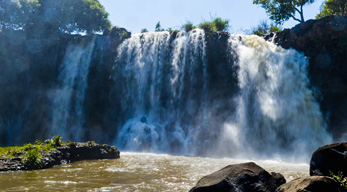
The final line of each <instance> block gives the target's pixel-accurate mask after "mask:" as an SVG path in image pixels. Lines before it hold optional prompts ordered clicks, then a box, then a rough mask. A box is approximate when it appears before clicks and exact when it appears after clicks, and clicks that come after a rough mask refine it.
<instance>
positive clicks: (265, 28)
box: [249, 20, 282, 36]
mask: <svg viewBox="0 0 347 192" xmlns="http://www.w3.org/2000/svg"><path fill="white" fill-rule="evenodd" d="M280 31H282V30H281V29H280V28H279V27H277V26H276V25H275V24H271V25H269V24H268V22H267V21H266V20H264V21H260V23H259V24H258V26H257V27H254V28H252V29H251V31H250V32H249V34H253V35H258V36H262V35H265V34H267V33H273V32H280Z"/></svg>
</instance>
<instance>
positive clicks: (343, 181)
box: [330, 171, 347, 191]
mask: <svg viewBox="0 0 347 192" xmlns="http://www.w3.org/2000/svg"><path fill="white" fill-rule="evenodd" d="M330 175H331V177H332V178H334V179H335V180H336V181H337V182H338V183H339V184H340V186H341V187H342V188H343V189H344V190H345V191H347V177H344V175H343V173H342V171H339V172H338V173H337V175H335V174H334V173H333V172H331V171H330Z"/></svg>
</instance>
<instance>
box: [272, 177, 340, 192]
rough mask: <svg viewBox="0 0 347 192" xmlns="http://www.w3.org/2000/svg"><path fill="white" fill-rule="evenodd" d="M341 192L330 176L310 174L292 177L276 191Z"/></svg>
mask: <svg viewBox="0 0 347 192" xmlns="http://www.w3.org/2000/svg"><path fill="white" fill-rule="evenodd" d="M322 191H329V192H341V191H342V190H341V189H340V187H339V184H338V183H337V182H336V181H335V180H334V179H333V178H331V177H325V176H312V177H302V178H298V179H294V180H293V181H291V182H289V183H286V184H283V185H281V186H280V187H279V188H278V189H277V190H276V192H322Z"/></svg>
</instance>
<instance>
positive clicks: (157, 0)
mask: <svg viewBox="0 0 347 192" xmlns="http://www.w3.org/2000/svg"><path fill="white" fill-rule="evenodd" d="M99 1H100V2H101V4H103V5H104V7H105V9H106V11H107V12H108V13H109V14H110V17H109V19H110V20H111V22H112V25H115V26H118V27H124V28H126V29H127V30H129V31H131V32H132V33H139V32H140V31H141V29H143V28H147V29H148V30H149V31H154V28H155V25H156V23H157V22H158V21H160V24H161V26H162V28H169V27H171V28H173V29H179V28H180V26H182V24H184V23H186V21H191V22H193V24H195V25H197V24H199V23H201V22H202V21H204V20H210V18H211V16H212V17H216V16H217V17H221V18H223V19H229V21H230V25H231V29H230V32H231V33H244V32H243V31H244V30H247V29H250V28H251V27H254V26H256V25H257V24H258V23H259V22H260V21H261V20H267V19H268V16H267V15H266V13H265V10H264V9H263V8H261V7H260V6H259V5H253V3H252V2H253V1H252V0H99ZM322 2H323V0H316V2H315V3H313V4H310V5H306V6H305V7H304V15H305V19H306V20H308V19H314V17H315V16H316V15H317V14H318V12H319V8H320V6H321V4H322ZM269 23H270V22H269ZM296 24H298V22H296V21H294V20H289V21H287V22H286V23H285V24H284V25H283V28H291V27H293V26H295V25H296Z"/></svg>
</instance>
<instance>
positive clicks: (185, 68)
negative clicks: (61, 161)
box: [115, 29, 207, 153]
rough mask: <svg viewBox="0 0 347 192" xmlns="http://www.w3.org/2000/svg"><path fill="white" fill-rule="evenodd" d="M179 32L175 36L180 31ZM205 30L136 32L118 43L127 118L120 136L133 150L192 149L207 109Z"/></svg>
mask: <svg viewBox="0 0 347 192" xmlns="http://www.w3.org/2000/svg"><path fill="white" fill-rule="evenodd" d="M174 35H175V36H174ZM205 46H206V45H205V34H204V31H203V30H200V29H197V30H193V31H191V32H189V33H186V32H184V31H181V32H178V33H177V34H172V35H170V33H168V32H159V33H144V34H136V35H133V36H132V37H131V38H130V39H128V40H126V41H125V42H124V43H123V44H122V45H121V46H120V47H119V49H118V52H119V57H118V59H117V66H116V67H115V68H116V74H115V81H116V82H119V83H121V85H119V84H117V86H122V90H123V92H122V95H123V99H122V104H121V105H122V113H124V114H126V122H125V123H124V126H123V127H122V128H121V130H120V131H119V134H118V135H119V136H118V138H117V139H116V142H117V144H118V146H119V147H121V148H124V149H128V150H147V151H171V152H178V153H182V152H184V153H186V152H188V151H185V150H187V149H189V148H188V147H187V146H188V145H191V144H192V143H196V141H194V139H195V137H194V136H193V135H194V134H199V130H198V129H193V128H192V127H198V126H200V124H202V123H203V122H202V121H203V118H204V114H203V112H204V111H205V110H206V109H205V108H204V107H203V106H204V103H205V102H204V100H205V99H206V86H205V85H206V83H205V81H206V79H207V77H206V60H205V54H206V53H205Z"/></svg>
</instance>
